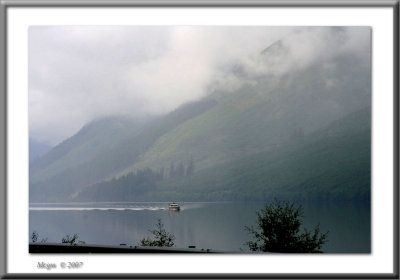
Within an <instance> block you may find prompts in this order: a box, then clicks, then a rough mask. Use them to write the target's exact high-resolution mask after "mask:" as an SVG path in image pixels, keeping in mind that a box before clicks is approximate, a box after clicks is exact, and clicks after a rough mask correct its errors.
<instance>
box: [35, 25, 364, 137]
mask: <svg viewBox="0 0 400 280" xmlns="http://www.w3.org/2000/svg"><path fill="white" fill-rule="evenodd" d="M280 39H284V41H283V42H284V44H285V47H286V48H287V49H288V50H289V53H286V54H285V57H284V58H279V62H277V61H270V64H268V63H264V62H262V61H260V53H261V52H262V51H263V50H264V49H265V48H267V47H268V46H269V45H271V44H272V43H274V42H276V41H277V40H280ZM341 52H352V53H354V55H359V56H368V55H369V53H370V29H369V28H363V27H355V28H328V27H313V28H306V27H303V28H299V27H189V26H187V27H184V26H181V27H122V26H96V27H95V26H58V27H39V26H38V27H31V28H30V29H29V126H30V137H31V138H33V139H36V140H38V141H41V142H47V143H50V144H52V145H54V144H57V143H59V142H60V141H62V140H64V139H66V138H68V137H70V136H72V135H73V134H74V133H76V132H77V131H78V130H79V129H80V128H81V127H82V126H83V125H84V124H86V123H88V122H90V121H91V120H93V119H95V118H99V117H102V116H108V115H119V114H122V115H131V116H133V117H141V116H144V115H159V114H164V113H167V112H169V111H171V110H173V109H175V108H177V107H178V106H179V105H181V104H182V103H185V102H188V101H192V100H196V99H199V98H201V97H203V96H205V95H206V94H207V93H208V92H209V89H210V84H214V85H215V84H217V85H219V86H220V87H223V88H224V89H225V90H230V89H234V88H235V87H237V86H238V84H240V81H238V80H237V79H236V78H235V77H234V76H233V75H230V71H229V70H230V69H232V67H233V66H234V65H242V66H243V67H244V68H245V69H246V71H247V72H248V73H249V75H250V76H251V75H253V76H260V75H267V74H274V75H278V76H279V75H281V74H283V73H285V72H287V71H291V70H293V69H299V68H302V67H306V66H307V65H309V64H310V63H313V62H316V61H317V62H318V61H323V59H324V58H326V57H331V56H334V55H337V54H338V53H341ZM216 81H218V82H217V83H216Z"/></svg>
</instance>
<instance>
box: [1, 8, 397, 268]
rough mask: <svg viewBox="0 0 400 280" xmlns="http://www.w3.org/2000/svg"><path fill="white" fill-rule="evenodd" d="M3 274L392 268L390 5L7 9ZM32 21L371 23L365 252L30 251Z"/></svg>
mask: <svg viewBox="0 0 400 280" xmlns="http://www.w3.org/2000/svg"><path fill="white" fill-rule="evenodd" d="M7 16H8V30H7V34H8V41H7V43H8V45H7V50H8V69H7V73H8V93H7V94H8V95H7V97H8V115H7V118H8V120H7V121H8V132H7V140H8V141H7V142H8V163H7V166H8V173H7V175H8V182H7V190H8V197H7V199H8V200H7V201H8V209H7V215H8V225H7V230H8V247H7V253H8V256H7V259H8V262H7V264H8V267H7V272H8V273H46V272H51V273H64V272H65V270H62V269H61V268H57V269H55V270H50V271H46V270H40V269H37V268H36V266H37V263H38V262H39V261H44V262H54V263H57V264H59V262H61V261H64V262H65V261H83V262H84V263H85V264H84V266H83V268H82V269H80V270H77V271H76V272H78V273H393V271H394V268H393V160H392V158H393V117H392V116H393V12H392V8H201V9H199V8H168V9H164V8H123V9H122V8H8V14H7ZM30 25H249V26H251V25H266V26H316V25H318V26H337V25H341V26H371V27H372V30H373V31H372V32H373V36H372V37H373V48H372V49H373V166H372V172H373V173H372V185H373V193H372V198H373V200H372V201H373V205H372V210H373V211H372V225H373V230H372V240H373V241H372V242H373V243H372V252H373V253H372V254H370V255H317V256H316V255H306V256H299V255H290V256H288V255H282V256H279V255H278V256H277V255H273V256H268V255H255V256H248V255H223V256H215V255H206V256H204V255H195V256H188V255H185V256H180V255H174V256H171V255H168V256H166V255H154V256H153V255H151V256H144V255H112V256H110V255H47V256H46V255H29V254H28V245H27V240H28V238H27V237H28V93H27V91H28V66H27V62H28V57H27V55H28V50H27V45H28V41H27V39H28V36H27V35H28V27H29V26H30Z"/></svg>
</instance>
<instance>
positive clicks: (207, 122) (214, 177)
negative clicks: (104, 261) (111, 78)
mask: <svg viewBox="0 0 400 280" xmlns="http://www.w3.org/2000/svg"><path fill="white" fill-rule="evenodd" d="M285 54H286V51H285V49H284V44H282V43H276V44H274V45H273V46H271V47H270V48H267V49H266V50H264V51H263V52H262V53H260V54H259V61H260V63H264V62H265V63H267V64H268V65H270V66H271V65H272V66H275V67H279V61H280V60H279V59H278V58H282V59H284V57H285ZM271 61H272V62H273V63H272V64H271ZM364 64H365V63H364V62H363V61H360V59H359V58H357V57H355V56H350V55H346V54H342V55H340V56H337V57H334V58H329V59H328V58H327V59H326V60H323V62H322V63H321V62H319V63H312V64H310V65H308V66H306V67H303V68H301V67H300V68H295V69H293V70H291V71H287V72H282V73H280V74H279V75H275V74H270V73H269V72H266V73H264V74H260V73H256V74H254V73H250V72H248V71H247V69H246V66H242V65H237V66H236V67H235V69H233V70H232V73H231V75H233V76H234V77H236V79H238V80H239V81H240V86H238V87H237V88H236V89H235V90H226V89H222V88H220V89H216V90H214V91H212V92H210V94H209V95H207V96H206V97H205V98H203V99H201V100H198V101H194V102H192V103H188V104H184V105H182V106H181V107H179V108H177V109H176V110H175V111H173V112H171V113H169V114H166V115H164V116H160V117H157V118H152V119H148V120H145V121H135V120H132V119H129V118H121V117H113V118H106V119H100V120H97V121H94V122H92V123H89V124H88V125H86V126H85V127H83V128H82V129H81V130H80V131H79V132H78V133H77V134H76V135H74V136H72V137H71V138H69V139H67V140H65V141H64V142H63V143H61V144H60V145H58V146H56V147H54V148H53V149H52V150H51V151H50V152H48V153H47V154H46V155H45V156H43V157H42V158H40V159H39V160H38V161H36V162H34V163H33V164H32V165H31V167H30V199H31V201H62V200H71V199H75V200H89V201H90V200H107V201H108V200H126V199H129V200H138V199H144V200H159V199H167V198H168V199H172V200H178V199H180V200H186V199H189V200H196V199H202V200H207V199H210V200H215V199H216V200H221V199H225V200H226V199H229V200H232V199H255V198H261V197H262V198H264V197H266V196H270V195H272V194H273V195H287V194H289V193H293V194H294V193H296V194H297V195H300V193H303V194H304V193H309V194H308V196H309V197H312V196H313V195H316V194H320V195H328V194H329V195H332V193H334V192H335V193H336V194H337V196H338V197H342V198H345V197H348V198H355V197H363V199H364V198H365V195H367V194H368V193H369V192H368V187H367V186H368V182H369V181H368V178H369V177H368V176H369V175H368V174H369V172H370V167H369V165H368V164H365V163H366V162H368V158H369V153H370V151H369V148H368V145H367V144H368V143H369V141H370V130H368V128H369V129H370V122H368V121H367V120H368V118H369V117H368V116H369V115H370V106H371V74H370V71H371V69H370V67H365V65H364ZM365 108H367V109H365ZM360 110H361V111H360ZM363 110H364V111H363ZM360 112H364V113H360ZM352 114H355V116H358V115H357V114H361V116H364V118H362V117H359V118H358V117H354V118H355V119H356V120H359V123H358V122H357V121H354V120H353V121H351V120H352V119H351V116H352ZM361 124H362V125H361ZM359 128H365V129H364V130H362V131H360V130H359ZM324 131H325V132H324ZM329 135H331V136H332V137H328V136H329ZM334 135H340V137H339V136H338V137H336V138H335V137H334ZM360 143H363V144H362V145H361V144H360ZM361 147H363V150H362V151H359V152H358V153H357V155H354V157H351V156H347V153H348V152H349V151H352V150H354V149H356V150H357V148H361ZM324 155H327V156H330V157H331V158H332V161H328V160H326V161H324ZM314 156H315V157H314ZM330 157H326V159H330ZM345 159H347V161H345ZM340 160H343V161H344V162H343V165H342V167H341V166H340V165H337V164H336V162H340ZM352 164H354V166H355V167H354V168H350V167H351V166H352ZM357 166H358V167H359V169H360V170H358V169H357V168H356V167H357ZM332 168H333V169H332ZM188 170H189V172H188ZM282 170H288V172H283V171H282ZM293 170H300V171H301V172H300V171H298V172H297V173H296V172H294V171H293ZM254 172H255V173H254ZM335 172H336V173H335ZM251 174H254V176H252V175H251ZM288 174H291V175H290V176H289V175H288ZM340 174H343V176H342V175H340ZM346 174H347V175H346ZM358 176H359V177H360V180H358V179H354V178H358ZM352 178H353V179H352ZM346 180H350V181H349V182H354V183H352V184H350V183H349V184H350V185H349V184H347V183H346ZM352 189H354V191H352ZM299 190H302V191H301V192H300V191H299ZM334 190H336V191H334ZM362 190H363V191H362ZM361 193H364V194H365V195H361Z"/></svg>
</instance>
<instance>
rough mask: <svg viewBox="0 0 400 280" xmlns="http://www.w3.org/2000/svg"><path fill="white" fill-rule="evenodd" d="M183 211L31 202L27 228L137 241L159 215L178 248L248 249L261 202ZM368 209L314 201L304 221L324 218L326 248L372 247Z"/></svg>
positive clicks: (57, 238) (57, 235) (57, 237)
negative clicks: (327, 233) (249, 229)
mask: <svg viewBox="0 0 400 280" xmlns="http://www.w3.org/2000/svg"><path fill="white" fill-rule="evenodd" d="M180 205H181V206H182V208H181V209H182V210H181V211H179V212H172V211H168V203H167V202H165V203H74V204H67V203H62V204H61V203H60V204H56V203H52V204H31V205H30V215H29V221H30V222H29V232H30V234H31V233H32V232H33V231H34V230H36V231H37V232H38V233H39V239H41V238H45V237H47V238H48V242H61V238H62V237H64V236H66V235H67V234H69V235H71V234H74V233H77V234H78V235H79V240H83V241H85V242H86V243H87V244H104V245H119V244H127V245H139V243H140V240H141V239H142V238H144V237H148V236H150V235H151V234H150V233H149V231H148V230H151V229H153V228H154V226H155V223H156V219H157V218H160V219H161V220H162V222H163V223H164V225H165V228H166V230H167V231H169V232H171V233H173V234H174V235H175V237H176V240H175V245H176V247H177V248H187V247H188V246H196V248H198V249H213V250H220V251H225V252H243V251H244V252H246V251H248V249H247V247H246V245H244V243H245V242H246V241H249V240H250V238H251V236H250V235H248V234H247V232H246V231H245V229H244V227H245V226H250V225H254V224H255V222H256V211H258V210H259V209H261V208H262V207H263V206H264V204H263V203H259V202H225V203H221V202H218V203H212V202H207V203H180ZM369 213H370V209H369V207H368V206H366V205H364V204H357V203H341V204H330V203H325V204H324V203H312V204H305V205H304V214H305V217H304V226H305V227H306V228H308V229H312V228H313V227H315V226H316V225H317V223H318V222H319V223H320V226H321V230H322V231H323V232H325V231H328V230H329V235H328V240H329V241H328V242H327V243H326V244H325V245H324V247H323V251H324V252H326V253H370V250H371V233H370V227H371V222H370V214H369Z"/></svg>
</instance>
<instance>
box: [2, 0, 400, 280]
mask: <svg viewBox="0 0 400 280" xmlns="http://www.w3.org/2000/svg"><path fill="white" fill-rule="evenodd" d="M399 1H400V0H348V1H347V0H248V1H246V0H114V1H113V0H0V42H1V44H0V62H1V64H0V135H1V137H0V228H1V231H0V278H1V279H400V278H399V217H400V216H399V116H400V114H399V106H400V104H399V101H400V100H399V12H400V11H399V6H400V5H399ZM35 7H37V8H44V7H48V8H74V7H77V8H85V7H87V8H94V7H102V8H112V7H117V8H121V7H134V8H141V7H145V8H148V7H161V8H176V7H182V8H183V7H192V8H193V7H195V8H207V7H212V8H218V7H220V8H229V7H242V8H246V7H268V8H285V7H286V8H288V7H291V8H293V7H294V8H310V7H315V8H327V7H328V8H330V7H332V8H335V7H336V8H340V7H345V8H351V7H357V8H360V7H372V8H379V7H391V8H392V9H393V42H394V45H393V63H394V65H393V83H394V84H393V124H394V126H393V134H394V139H393V145H394V147H393V151H394V154H393V168H394V170H393V171H394V172H393V176H394V178H393V228H394V232H393V238H394V240H393V247H394V248H393V269H394V270H393V273H384V274H379V273H373V274H371V273H361V274H354V273H352V274H346V273H334V274H327V273H322V274H321V273H301V274H294V273H292V274H288V273H286V274H285V273H279V274H276V273H260V274H247V273H239V274H237V273H236V274H232V273H227V274H219V273H218V274H212V273H204V274H194V273H191V274H186V273H170V274H165V273H163V274H161V273H159V274H156V273H153V274H152V273H146V274H143V273H133V274H131V273H130V274H114V273H106V274H98V273H97V274H96V273H74V274H66V273H64V274H61V273H38V274H36V273H34V274H29V273H12V274H10V273H7V156H8V155H7V109H8V108H7V9H8V8H35Z"/></svg>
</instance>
